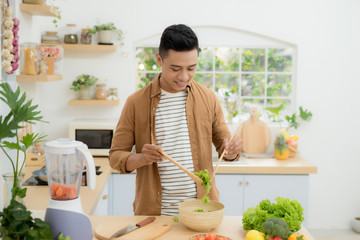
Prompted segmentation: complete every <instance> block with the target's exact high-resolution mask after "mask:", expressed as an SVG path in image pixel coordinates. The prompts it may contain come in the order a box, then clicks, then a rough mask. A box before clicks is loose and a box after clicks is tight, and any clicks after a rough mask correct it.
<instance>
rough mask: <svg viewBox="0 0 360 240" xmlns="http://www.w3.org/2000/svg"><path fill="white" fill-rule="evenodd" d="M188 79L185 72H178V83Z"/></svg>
mask: <svg viewBox="0 0 360 240" xmlns="http://www.w3.org/2000/svg"><path fill="white" fill-rule="evenodd" d="M188 78H189V74H188V72H187V70H185V69H184V70H181V71H179V74H178V79H179V80H180V81H188Z"/></svg>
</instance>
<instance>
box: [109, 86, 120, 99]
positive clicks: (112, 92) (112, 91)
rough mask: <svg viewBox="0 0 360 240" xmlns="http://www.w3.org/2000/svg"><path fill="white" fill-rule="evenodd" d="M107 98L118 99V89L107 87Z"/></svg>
mask: <svg viewBox="0 0 360 240" xmlns="http://www.w3.org/2000/svg"><path fill="white" fill-rule="evenodd" d="M108 99H109V100H116V99H118V90H117V88H110V89H109V97H108Z"/></svg>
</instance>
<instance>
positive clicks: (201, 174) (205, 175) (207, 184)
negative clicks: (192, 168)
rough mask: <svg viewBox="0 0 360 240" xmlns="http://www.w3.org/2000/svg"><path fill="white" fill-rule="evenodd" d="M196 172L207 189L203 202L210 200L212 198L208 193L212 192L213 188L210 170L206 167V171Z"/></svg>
mask: <svg viewBox="0 0 360 240" xmlns="http://www.w3.org/2000/svg"><path fill="white" fill-rule="evenodd" d="M194 174H195V175H196V176H198V177H199V178H200V179H201V180H202V184H201V185H202V186H203V187H204V188H205V191H206V193H205V195H204V196H203V197H202V201H203V203H208V202H210V199H209V197H208V193H209V192H210V189H211V185H210V181H211V178H210V177H209V171H208V170H207V169H205V170H204V171H200V172H194Z"/></svg>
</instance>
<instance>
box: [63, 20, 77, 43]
mask: <svg viewBox="0 0 360 240" xmlns="http://www.w3.org/2000/svg"><path fill="white" fill-rule="evenodd" d="M64 43H67V44H77V43H78V36H77V31H76V24H66V30H65V35H64Z"/></svg>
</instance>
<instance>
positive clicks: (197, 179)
mask: <svg viewBox="0 0 360 240" xmlns="http://www.w3.org/2000/svg"><path fill="white" fill-rule="evenodd" d="M160 153H161V155H163V156H164V157H165V158H167V159H168V160H169V161H170V162H172V163H173V164H175V165H176V166H178V167H179V168H180V169H181V170H183V171H184V172H185V173H186V174H187V175H189V177H191V179H192V180H194V181H195V182H196V183H200V184H201V183H202V182H203V181H202V180H201V179H200V178H199V177H198V176H196V175H195V174H194V173H192V172H190V171H189V170H188V169H187V168H185V167H184V166H183V165H181V164H180V163H178V162H177V161H175V160H174V159H172V158H171V157H170V156H169V155H167V154H166V153H164V152H160Z"/></svg>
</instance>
